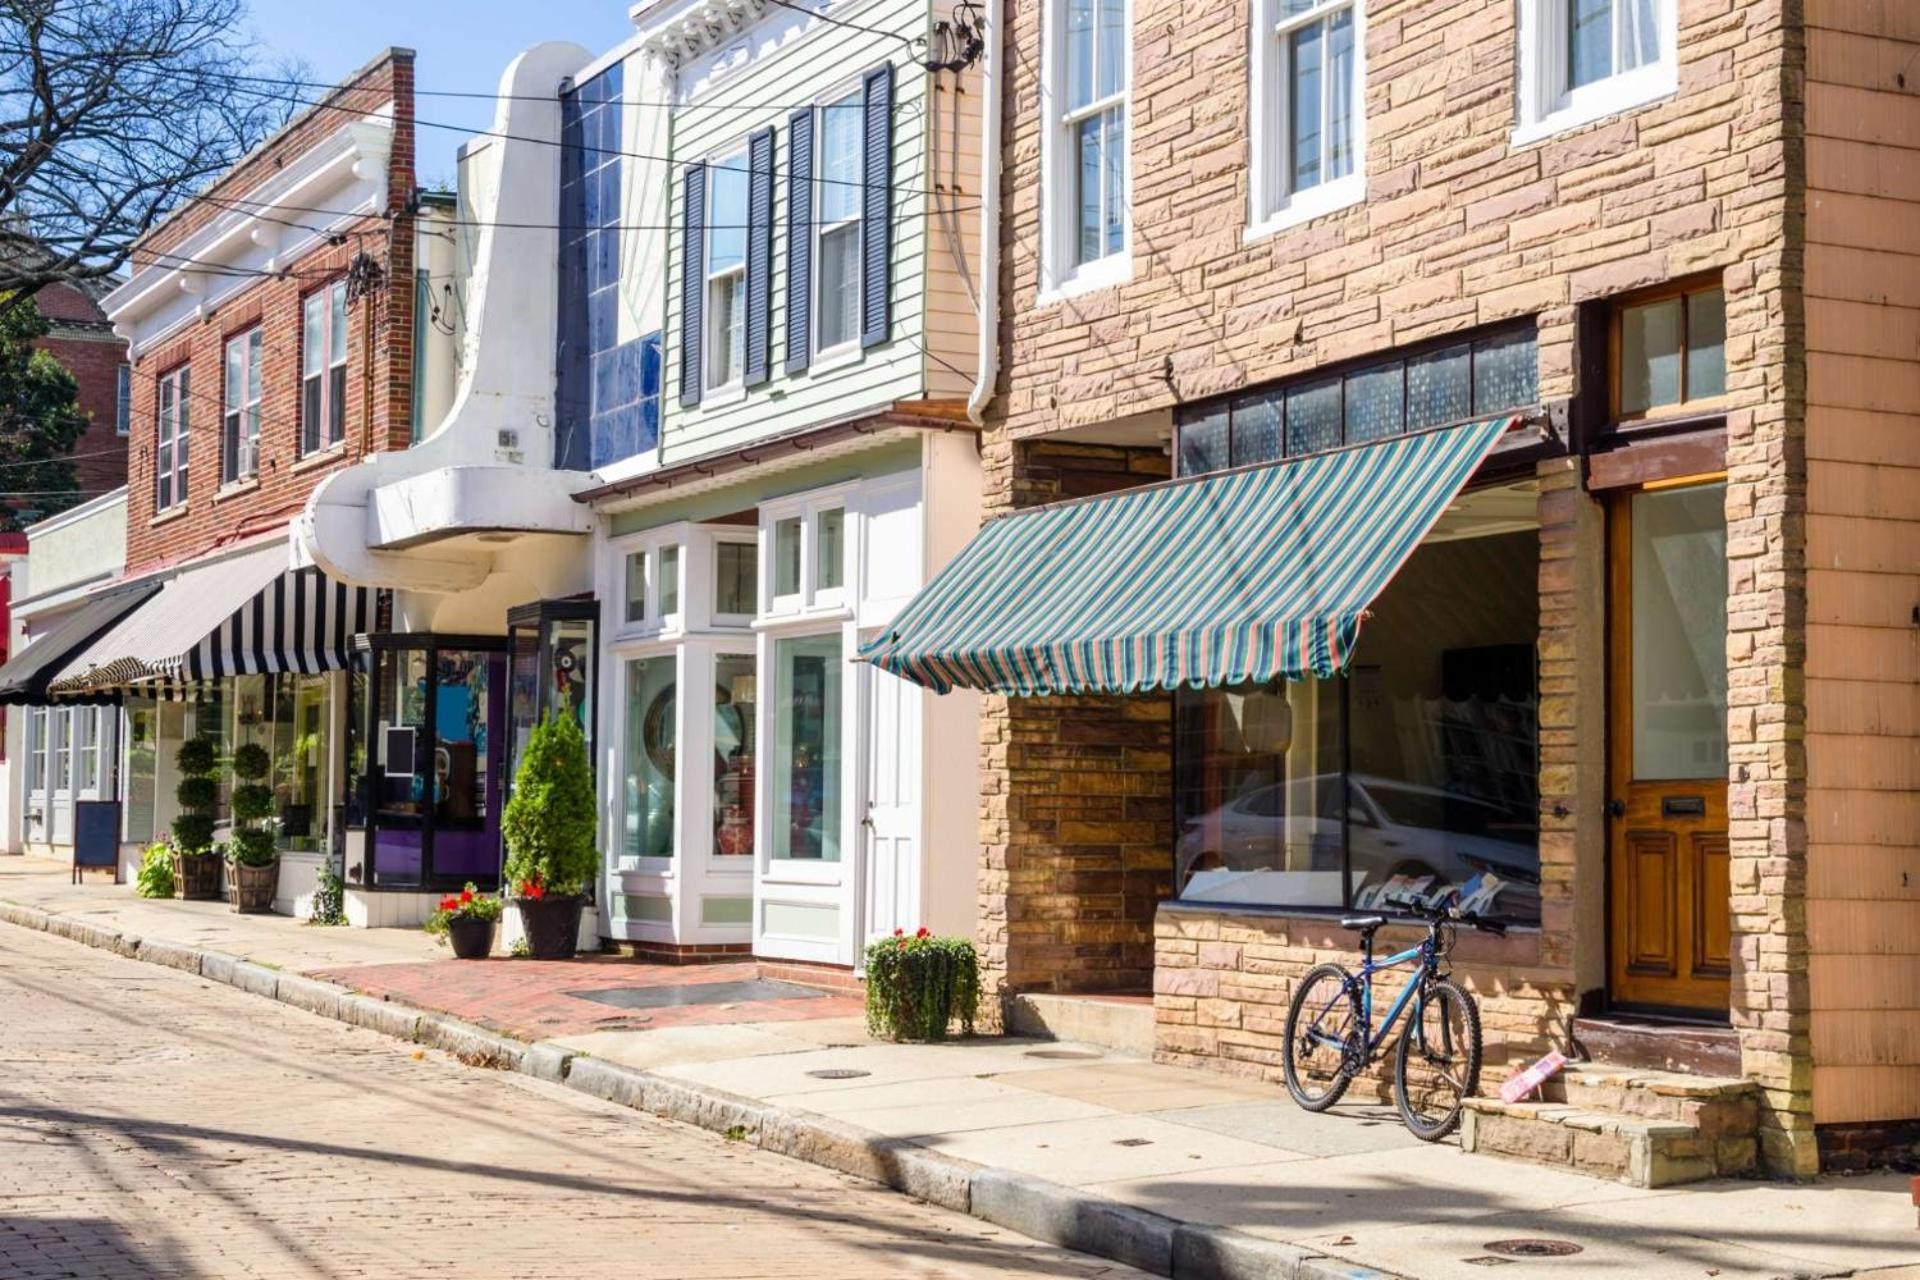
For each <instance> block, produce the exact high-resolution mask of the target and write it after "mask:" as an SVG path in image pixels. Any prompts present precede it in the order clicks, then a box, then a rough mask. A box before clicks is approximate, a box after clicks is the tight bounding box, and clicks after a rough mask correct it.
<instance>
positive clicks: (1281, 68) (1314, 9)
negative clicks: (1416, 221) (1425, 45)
mask: <svg viewBox="0 0 1920 1280" xmlns="http://www.w3.org/2000/svg"><path fill="white" fill-rule="evenodd" d="M1253 20H1254V32H1253V60H1252V85H1251V86H1250V100H1251V102H1252V104H1253V128H1252V134H1253V153H1252V154H1253V174H1252V183H1251V186H1250V190H1251V192H1252V199H1253V209H1252V221H1253V225H1254V227H1255V229H1256V230H1270V229H1272V228H1273V227H1275V226H1285V225H1290V224H1292V223H1296V222H1300V221H1304V220H1305V219H1308V218H1313V217H1318V216H1319V215H1320V214H1323V213H1328V212H1331V211H1332V210H1334V209H1337V208H1340V207H1342V206H1344V205H1349V204H1353V203H1355V202H1356V201H1358V200H1360V199H1362V198H1363V197H1364V196H1365V195H1366V180H1365V175H1364V172H1363V170H1364V163H1363V162H1364V159H1365V155H1364V149H1365V146H1366V140H1365V139H1366V129H1365V123H1366V84H1365V80H1366V12H1365V3H1364V0H1254V4H1253Z"/></svg>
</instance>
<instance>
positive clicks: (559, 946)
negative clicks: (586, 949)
mask: <svg viewBox="0 0 1920 1280" xmlns="http://www.w3.org/2000/svg"><path fill="white" fill-rule="evenodd" d="M513 905H514V906H516V907H518V908H520V927H521V928H522V929H523V930H525V931H526V935H527V954H529V955H530V956H532V957H533V958H534V959H535V960H565V959H567V958H568V957H569V956H571V955H572V954H573V953H574V951H575V950H576V948H577V944H578V943H579V941H580V912H581V911H582V910H584V909H585V907H586V905H587V900H586V899H585V898H583V897H581V896H580V895H579V894H571V895H567V896H564V897H563V896H561V895H558V894H549V895H548V896H546V897H544V898H515V899H514V900H513Z"/></svg>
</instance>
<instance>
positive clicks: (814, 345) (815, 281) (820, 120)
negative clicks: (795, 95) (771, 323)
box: [807, 79, 867, 371]
mask: <svg viewBox="0 0 1920 1280" xmlns="http://www.w3.org/2000/svg"><path fill="white" fill-rule="evenodd" d="M848 98H852V99H853V100H854V107H853V110H854V111H855V112H856V113H858V115H859V118H860V124H861V134H862V145H861V146H860V147H858V148H857V149H856V154H855V157H854V158H855V160H856V161H857V162H858V164H857V165H856V172H859V173H864V172H865V168H864V166H865V163H866V156H865V146H864V141H865V137H864V135H865V130H866V111H865V92H864V86H863V84H862V83H861V81H860V80H859V79H854V80H851V81H846V82H843V83H841V84H840V85H838V86H836V87H835V88H834V89H833V90H831V91H830V92H828V93H827V94H826V95H825V96H824V97H821V98H819V99H817V100H816V101H815V102H814V106H813V146H814V165H813V167H814V177H815V179H816V181H815V182H814V183H813V184H812V186H813V193H812V199H813V217H812V218H811V219H809V221H810V222H811V223H812V234H813V245H812V257H811V262H812V264H813V270H811V271H810V272H808V273H807V274H808V275H809V276H810V277H811V278H810V279H809V281H808V284H807V287H808V288H809V289H810V290H811V291H812V293H813V296H812V297H811V298H809V299H808V300H807V304H808V305H807V322H808V324H809V325H811V326H812V328H813V333H812V334H811V335H810V336H809V344H810V347H811V350H812V352H813V357H814V360H813V368H814V369H815V370H816V371H817V370H818V369H819V368H820V367H821V366H822V365H825V366H826V367H829V368H831V367H832V366H833V365H835V364H837V363H841V362H843V361H844V362H848V363H851V362H853V361H856V360H859V359H860V358H861V355H862V354H863V353H864V351H865V348H864V347H862V346H861V345H860V299H861V290H862V289H864V288H865V287H866V270H867V264H866V254H865V253H863V252H862V251H861V246H860V231H859V227H860V217H861V205H862V203H863V202H862V201H860V200H858V199H856V200H855V201H854V205H853V213H852V214H851V215H849V216H848V217H845V218H842V219H840V220H839V221H838V222H835V223H834V224H833V225H832V226H831V227H829V226H827V225H826V219H825V218H824V217H823V216H822V214H821V212H820V209H821V205H822V204H823V202H824V197H825V196H826V189H827V184H826V183H825V182H823V181H818V179H819V178H820V177H821V176H822V175H824V174H825V172H826V155H827V148H826V139H827V112H828V111H829V110H830V109H839V108H840V106H841V104H842V103H844V102H845V101H846V100H847V99H848ZM845 227H852V228H854V234H853V241H854V252H853V298H854V303H853V309H854V318H853V331H852V332H851V333H849V334H848V335H847V336H846V337H845V338H843V339H841V340H840V341H839V342H836V343H834V344H833V345H832V346H830V347H829V346H825V345H823V344H822V342H821V338H820V321H821V318H822V317H823V316H825V315H826V309H825V308H824V307H823V306H821V298H822V297H823V296H824V294H823V290H822V288H821V286H822V284H823V283H824V282H825V280H826V272H824V271H822V270H821V269H820V264H821V263H823V262H825V261H826V258H825V257H824V256H823V255H822V254H821V252H820V246H821V245H822V244H824V243H825V242H826V238H827V233H828V232H829V231H838V230H841V229H842V228H845Z"/></svg>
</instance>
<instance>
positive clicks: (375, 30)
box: [252, 0, 633, 186]
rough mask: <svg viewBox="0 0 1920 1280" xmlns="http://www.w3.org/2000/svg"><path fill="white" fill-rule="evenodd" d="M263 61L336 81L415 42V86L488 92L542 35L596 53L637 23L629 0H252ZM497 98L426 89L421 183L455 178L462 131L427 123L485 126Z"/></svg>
mask: <svg viewBox="0 0 1920 1280" xmlns="http://www.w3.org/2000/svg"><path fill="white" fill-rule="evenodd" d="M252 5H253V17H252V24H253V35H254V36H255V38H256V39H257V40H258V41H259V43H260V45H261V49H260V54H261V60H262V61H265V62H272V61H275V60H277V59H278V58H281V57H294V58H301V59H304V60H305V61H306V63H307V65H308V66H310V67H311V68H312V69H313V72H314V77H313V78H314V79H316V80H326V81H329V82H331V81H334V80H338V79H340V78H342V77H344V76H346V75H347V74H348V73H350V72H352V71H353V70H354V69H355V68H357V67H359V66H360V65H361V64H363V63H365V62H366V61H368V60H369V59H370V58H372V57H373V56H374V55H375V54H377V53H379V52H380V51H381V50H382V49H385V48H386V47H387V46H389V45H400V46H402V47H404V48H408V49H412V50H414V51H415V52H416V53H417V54H418V55H419V59H418V61H417V62H416V63H415V71H416V76H417V83H416V88H417V89H423V90H424V89H441V90H464V91H478V92H483V93H491V92H493V91H494V89H495V88H496V87H497V86H498V84H499V81H500V72H501V71H502V70H504V69H505V68H506V65H507V63H508V62H510V61H512V59H513V56H514V55H515V54H517V53H519V52H520V51H521V50H523V49H525V48H526V47H527V46H529V45H534V44H538V43H540V42H541V41H542V40H572V41H575V42H576V43H579V44H582V45H585V46H586V47H587V48H589V49H591V50H593V51H594V52H595V53H599V52H601V51H602V50H605V49H610V48H612V47H613V46H614V45H616V44H618V43H619V42H620V41H621V40H623V39H625V38H626V37H627V36H628V35H629V34H631V33H632V31H633V24H632V23H631V22H630V21H628V19H627V10H628V8H629V7H630V5H631V0H545V2H544V3H530V2H529V0H328V2H327V3H326V4H320V5H317V4H315V3H313V0H252ZM493 107H494V104H493V103H492V102H490V101H485V100H481V99H475V98H435V97H428V96H424V95H423V96H421V97H420V98H418V99H417V101H416V102H415V104H414V111H415V114H416V115H417V116H418V117H419V120H420V122H421V125H420V129H419V133H418V138H419V152H418V161H417V163H418V167H419V173H420V181H421V183H422V184H423V185H426V186H440V185H451V184H452V181H453V173H454V163H453V157H454V152H455V151H456V150H457V149H458V148H459V145H460V142H461V139H462V137H463V136H464V135H463V134H462V133H461V132H458V131H457V130H454V129H443V128H433V127H429V126H428V123H427V122H429V121H433V122H436V123H443V124H448V125H455V126H458V128H459V129H461V130H474V129H485V128H487V127H488V125H489V124H491V123H492V120H493Z"/></svg>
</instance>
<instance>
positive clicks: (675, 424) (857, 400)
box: [661, 0, 930, 464]
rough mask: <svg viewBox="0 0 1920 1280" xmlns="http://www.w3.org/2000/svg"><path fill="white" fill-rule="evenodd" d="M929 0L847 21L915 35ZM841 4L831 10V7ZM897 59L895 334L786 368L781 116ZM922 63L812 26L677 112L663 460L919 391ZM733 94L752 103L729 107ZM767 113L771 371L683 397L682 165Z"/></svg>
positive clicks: (883, 44)
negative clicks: (735, 394)
mask: <svg viewBox="0 0 1920 1280" xmlns="http://www.w3.org/2000/svg"><path fill="white" fill-rule="evenodd" d="M929 13H930V10H929V7H928V4H927V2H926V0H872V2H871V3H869V4H867V5H864V6H860V7H858V8H856V9H851V10H849V11H848V18H847V20H848V21H856V22H858V23H860V24H861V25H862V26H864V27H872V28H876V29H877V31H879V32H899V33H900V34H901V35H903V36H907V37H915V36H924V35H925V34H926V33H927V30H928V26H929V23H930V18H929ZM836 16H838V15H836ZM888 60H891V61H892V62H893V63H894V115H893V130H894V133H893V185H894V200H893V212H894V219H895V221H894V227H893V264H894V265H893V283H892V340H891V341H890V342H888V343H886V344H885V345H882V346H878V347H874V348H872V349H871V350H868V351H865V352H864V353H863V355H862V359H861V360H860V361H859V362H858V363H857V364H850V365H840V366H838V367H835V368H830V369H827V370H823V371H819V372H814V371H811V370H810V371H808V372H806V373H801V374H798V375H789V374H788V373H787V372H786V367H785V365H786V359H785V358H786V292H787V291H786V270H787V251H786V250H787V246H786V220H787V191H786V172H787V165H788V158H789V157H788V150H787V147H788V141H789V139H788V131H787V117H788V115H789V114H790V112H791V110H792V109H793V108H794V107H797V106H798V105H799V104H800V103H804V102H811V101H816V100H819V99H823V98H825V97H827V96H828V95H829V94H830V93H831V92H834V91H836V90H840V89H842V88H845V87H851V86H853V85H855V84H857V83H858V80H859V77H860V75H861V74H862V73H863V72H865V71H867V70H869V69H870V68H873V67H876V66H878V65H879V64H880V63H882V62H884V61H888ZM928 82H929V77H928V75H927V73H926V72H925V71H924V70H922V69H921V68H920V67H919V66H918V65H916V63H915V62H914V58H913V54H912V52H911V51H910V50H909V49H908V48H907V47H906V46H905V45H903V44H902V43H901V41H899V40H897V39H893V38H890V37H889V36H886V35H884V34H877V33H875V34H870V33H866V32H857V31H849V30H847V29H845V28H841V27H832V26H819V27H816V28H815V29H814V30H812V31H810V32H808V33H807V34H806V35H805V36H803V37H801V38H800V39H797V40H794V41H792V42H791V43H790V44H788V45H787V46H786V47H784V48H781V49H779V50H777V51H775V52H772V53H768V54H763V55H761V56H760V57H759V59H758V60H757V62H756V63H754V64H753V65H751V66H749V67H747V68H746V69H744V70H743V71H741V72H740V73H738V74H737V75H736V76H735V77H733V78H732V79H730V80H728V81H727V83H726V84H725V85H723V86H722V87H721V88H720V89H718V90H717V91H715V92H713V93H711V94H709V95H707V96H705V97H703V98H702V99H700V101H699V102H698V103H696V104H693V105H691V106H687V107H682V108H681V109H680V110H678V111H676V112H675V121H674V127H673V141H672V147H671V154H672V156H673V160H674V165H673V179H672V195H671V199H672V205H671V208H672V216H671V219H670V221H671V223H672V229H671V231H670V232H669V233H668V236H667V252H668V258H667V261H668V267H667V330H666V334H665V353H666V386H665V404H664V405H663V406H662V409H663V413H662V429H661V437H662V442H663V443H662V450H661V452H662V460H663V461H664V462H666V463H668V464H671V463H675V462H680V461H685V460H687V459H689V458H695V457H699V456H701V455H703V454H709V453H714V452H718V451H722V450H726V449H733V448H738V447H740V446H742V445H747V444H751V443H753V442H754V441H756V440H761V439H765V438H767V437H769V436H775V435H786V434H789V433H791V432H794V431H799V430H804V429H805V428H807V427H809V426H812V425H815V424H818V423H828V422H835V421H840V420H843V419H846V418H850V417H855V416H858V415H859V414H862V413H868V412H873V411H875V410H878V409H882V408H885V407H886V406H887V405H889V404H891V403H893V402H894V401H897V400H915V399H920V398H922V397H924V396H926V395H927V394H928V387H927V378H926V364H927V360H926V357H925V356H924V355H923V354H922V346H923V344H924V341H925V328H926V297H927V293H928V289H927V284H926V279H925V260H926V252H927V199H926V197H925V195H924V194H922V193H923V192H924V191H925V190H926V189H927V187H928V186H929V185H930V184H929V181H928V174H927V164H926V160H927V133H926V127H925V125H926V110H927V100H928V96H929V95H928ZM733 104H760V105H758V106H750V107H749V108H748V109H743V110H734V109H729V108H730V107H731V106H733ZM768 125H772V126H773V128H774V131H775V133H774V144H775V149H774V164H775V169H776V172H777V174H778V175H779V176H777V177H776V178H775V181H774V237H773V239H774V248H773V326H772V346H771V352H772V366H773V377H772V380H771V381H770V382H767V383H765V384H763V385H761V386H759V387H755V388H752V389H750V390H749V391H748V392H747V395H746V398H745V399H744V400H737V401H733V402H730V403H727V404H724V405H721V406H718V407H714V406H710V405H707V404H705V403H703V404H700V405H696V406H692V407H687V406H683V405H682V404H681V403H680V289H681V272H682V268H683V266H684V264H683V263H682V262H681V252H680V250H681V243H682V239H683V235H682V232H683V228H682V212H683V204H682V200H683V195H682V189H683V187H684V173H685V166H686V164H687V163H688V162H690V161H694V160H699V159H703V158H707V157H717V156H719V155H722V154H725V153H726V152H727V151H729V150H731V149H732V148H733V147H735V146H737V145H744V143H745V141H746V139H747V137H748V135H750V134H752V133H754V132H755V131H757V130H760V129H763V128H766V127H767V126H768Z"/></svg>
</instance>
